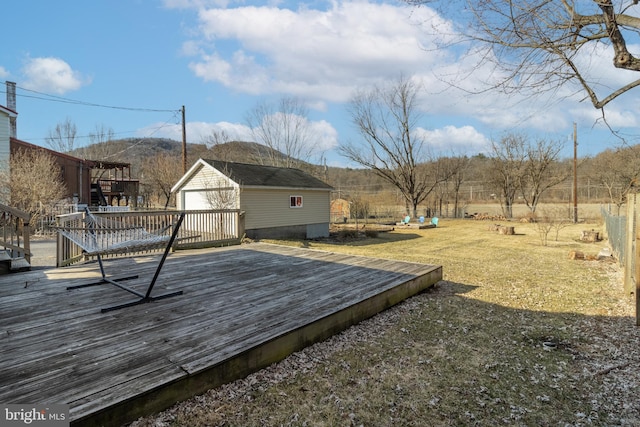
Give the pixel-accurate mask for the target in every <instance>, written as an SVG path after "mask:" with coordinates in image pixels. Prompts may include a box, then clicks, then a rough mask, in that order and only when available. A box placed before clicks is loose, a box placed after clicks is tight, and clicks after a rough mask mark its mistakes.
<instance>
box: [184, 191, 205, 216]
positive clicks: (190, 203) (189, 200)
mask: <svg viewBox="0 0 640 427" xmlns="http://www.w3.org/2000/svg"><path fill="white" fill-rule="evenodd" d="M206 191H207V190H189V191H185V192H184V210H186V211H195V210H202V209H211V205H210V204H209V201H208V200H207V196H206Z"/></svg>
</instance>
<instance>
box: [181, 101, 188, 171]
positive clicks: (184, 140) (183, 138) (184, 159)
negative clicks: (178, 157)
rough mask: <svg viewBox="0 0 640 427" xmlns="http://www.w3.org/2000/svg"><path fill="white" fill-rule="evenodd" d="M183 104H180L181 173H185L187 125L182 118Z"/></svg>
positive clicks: (183, 115)
mask: <svg viewBox="0 0 640 427" xmlns="http://www.w3.org/2000/svg"><path fill="white" fill-rule="evenodd" d="M184 117H185V114H184V105H183V106H182V174H183V175H184V174H186V173H187V125H186V123H185V120H184Z"/></svg>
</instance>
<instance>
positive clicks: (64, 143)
mask: <svg viewBox="0 0 640 427" xmlns="http://www.w3.org/2000/svg"><path fill="white" fill-rule="evenodd" d="M77 134H78V129H77V128H76V125H75V123H73V122H72V121H71V119H70V118H68V117H67V119H66V120H65V121H64V122H62V123H58V124H57V125H56V127H55V129H54V130H49V136H47V137H46V138H45V142H46V143H47V145H48V146H49V147H51V149H52V150H54V151H58V152H60V153H68V152H70V151H73V149H74V146H75V140H76V135H77Z"/></svg>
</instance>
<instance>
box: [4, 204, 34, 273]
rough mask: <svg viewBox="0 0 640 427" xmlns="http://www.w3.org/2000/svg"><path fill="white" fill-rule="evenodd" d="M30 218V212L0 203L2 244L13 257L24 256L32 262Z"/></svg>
mask: <svg viewBox="0 0 640 427" xmlns="http://www.w3.org/2000/svg"><path fill="white" fill-rule="evenodd" d="M30 219H31V215H29V214H28V213H26V212H22V211H21V210H18V209H16V208H12V207H10V206H6V205H3V204H0V233H2V236H1V237H0V245H1V246H2V247H3V248H4V251H5V252H9V255H10V256H11V258H24V259H25V260H26V261H27V262H28V263H31V247H30V243H29V235H30V234H31V227H30V225H29V221H30Z"/></svg>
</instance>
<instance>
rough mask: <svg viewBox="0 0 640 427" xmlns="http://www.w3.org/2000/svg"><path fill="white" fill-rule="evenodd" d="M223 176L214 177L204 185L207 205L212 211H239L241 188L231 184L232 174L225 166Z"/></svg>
mask: <svg viewBox="0 0 640 427" xmlns="http://www.w3.org/2000/svg"><path fill="white" fill-rule="evenodd" d="M221 172H222V175H221V176H217V177H215V178H214V177H212V178H209V179H207V180H206V182H205V183H204V186H205V188H206V189H207V191H206V192H205V195H206V199H207V204H208V205H209V208H210V209H238V208H239V206H240V192H239V188H238V187H236V186H234V185H233V184H232V183H231V179H230V178H229V176H230V173H229V171H228V167H227V166H226V165H225V166H224V167H223V168H222V170H221Z"/></svg>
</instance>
